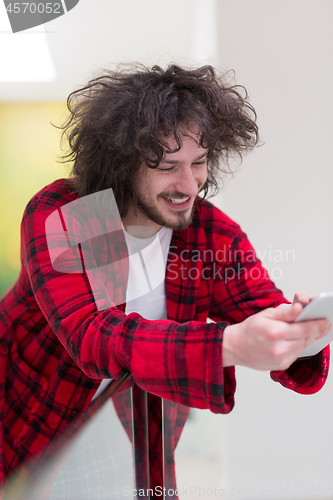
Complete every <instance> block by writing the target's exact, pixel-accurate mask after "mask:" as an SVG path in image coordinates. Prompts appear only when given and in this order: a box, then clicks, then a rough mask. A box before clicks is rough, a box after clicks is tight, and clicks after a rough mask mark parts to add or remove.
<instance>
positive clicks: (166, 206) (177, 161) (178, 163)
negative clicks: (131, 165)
mask: <svg viewBox="0 0 333 500" xmlns="http://www.w3.org/2000/svg"><path fill="white" fill-rule="evenodd" d="M198 142H199V137H198V136H197V135H194V134H192V133H188V135H185V136H183V137H182V147H181V149H180V150H179V151H177V152H176V153H165V155H164V158H163V159H162V161H161V162H160V164H159V165H158V166H157V167H156V168H153V169H151V168H148V167H147V165H145V164H143V165H142V166H141V168H140V170H139V173H138V177H137V182H136V187H137V196H138V207H139V210H138V211H137V220H136V224H140V225H143V226H149V227H151V228H154V229H156V230H158V229H160V227H161V226H165V227H168V228H171V229H173V230H176V231H180V230H182V229H185V228H187V227H188V226H189V224H191V218H192V212H193V204H194V200H195V197H196V196H197V194H198V192H199V190H200V189H201V187H202V186H203V185H204V183H205V182H206V179H207V153H208V150H207V149H205V148H203V147H201V146H200V145H199V143H198ZM167 143H168V146H169V147H170V149H171V150H173V149H176V147H177V144H176V142H175V139H174V137H173V136H172V138H170V139H169V140H168V141H167Z"/></svg>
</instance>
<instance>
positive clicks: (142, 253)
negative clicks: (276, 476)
mask: <svg viewBox="0 0 333 500" xmlns="http://www.w3.org/2000/svg"><path fill="white" fill-rule="evenodd" d="M241 92H243V93H244V89H241V88H237V87H235V86H228V85H227V83H225V82H224V81H223V79H222V78H218V77H217V76H216V74H215V72H214V70H213V69H212V68H211V67H203V68H200V69H197V70H185V69H182V68H179V67H177V66H170V67H169V68H167V70H166V71H163V70H162V69H161V68H159V67H157V66H155V67H153V68H152V69H147V68H143V67H138V68H129V69H125V70H122V71H119V72H106V73H105V74H104V75H103V76H101V77H100V78H97V79H95V80H92V81H91V82H89V84H88V85H87V86H86V87H84V88H82V89H80V90H78V91H76V92H74V93H73V94H71V96H70V97H69V100H68V107H69V110H70V112H71V116H70V118H69V120H68V122H67V124H66V125H65V127H64V131H65V134H66V135H67V137H68V140H69V145H70V152H69V154H68V155H67V159H69V160H74V164H73V170H72V175H71V177H72V178H71V179H69V180H64V179H61V180H58V181H56V182H54V183H52V184H51V185H49V186H47V187H46V188H44V189H43V190H41V191H40V192H39V193H37V194H36V196H34V197H33V199H32V200H31V201H30V203H29V204H28V206H27V208H26V211H25V213H24V216H23V221H22V271H21V274H20V277H19V279H18V281H17V282H16V283H15V285H14V286H13V287H12V288H11V290H9V292H8V293H7V294H6V296H5V297H4V298H3V299H2V302H1V304H0V314H1V323H0V325H1V344H0V345H1V350H0V354H1V363H0V370H1V371H0V384H1V386H0V387H1V403H0V404H1V410H0V411H1V413H0V414H1V440H0V447H1V455H0V466H1V478H2V480H3V479H4V478H5V477H6V476H7V475H8V474H9V473H10V472H11V471H12V470H14V469H16V468H17V467H18V466H19V465H20V464H21V463H22V462H23V461H25V460H28V461H32V462H33V461H34V460H35V459H36V457H38V455H39V454H40V453H41V452H42V451H43V450H44V449H45V448H46V447H47V446H48V444H49V443H50V442H51V441H52V440H53V439H54V437H56V436H58V435H59V434H61V432H62V431H63V429H65V428H66V425H67V424H68V423H69V422H71V421H73V420H75V419H76V418H78V417H79V416H80V415H82V414H83V412H84V411H85V410H86V409H87V407H88V406H89V405H90V403H91V401H92V399H93V398H94V397H96V394H98V392H96V391H98V389H99V387H100V384H101V382H102V380H103V379H107V380H110V379H119V378H120V377H121V375H122V374H124V373H125V372H128V371H129V372H130V373H131V375H132V382H133V383H134V384H137V386H139V387H141V388H142V389H144V390H146V391H147V392H148V393H149V398H150V399H149V401H150V406H151V408H154V407H156V408H157V405H156V401H155V400H156V397H161V398H165V399H169V400H171V401H174V402H176V403H181V404H182V405H185V406H188V407H197V408H209V409H210V410H211V411H213V412H216V413H228V412H230V411H231V410H232V408H233V405H234V391H235V368H234V366H235V365H243V366H248V367H251V368H255V369H258V370H270V371H272V374H271V376H272V378H273V380H275V381H279V382H280V383H281V384H283V385H284V386H285V387H287V388H290V389H292V390H295V391H297V392H300V393H304V394H310V393H314V392H316V391H318V390H319V389H320V388H321V387H322V386H323V384H324V383H325V380H326V377H327V372H328V363H329V348H326V349H324V350H323V351H322V352H320V353H319V354H318V355H316V356H314V357H312V358H309V359H298V356H299V355H300V354H301V352H302V351H303V349H304V348H305V346H306V345H308V344H310V343H312V342H313V341H314V340H315V339H317V338H319V337H320V336H323V335H325V334H326V333H327V331H328V329H329V324H328V322H327V321H326V320H317V321H309V322H306V323H293V320H294V319H295V318H296V316H297V315H298V314H299V312H300V311H301V309H302V305H301V303H303V304H304V303H307V302H308V300H309V299H308V297H307V296H306V295H305V294H302V293H299V294H296V296H295V300H294V304H292V305H291V304H287V303H286V302H287V301H286V299H285V298H284V297H283V295H282V293H281V292H280V291H279V290H278V289H277V288H276V287H275V285H274V284H273V283H272V282H271V281H270V279H269V277H268V276H267V272H266V271H265V270H264V269H263V268H262V266H261V263H260V262H259V261H258V260H257V258H256V257H255V253H254V250H253V248H252V246H251V245H250V243H249V241H248V239H247V237H246V235H245V234H244V233H243V232H242V231H241V229H240V227H239V226H238V225H237V224H236V223H234V222H233V221H232V220H231V219H230V218H228V217H227V216H226V215H225V214H223V213H222V212H221V211H220V210H218V209H217V208H216V207H214V206H213V205H212V204H210V203H209V202H207V201H206V200H205V199H201V198H200V197H199V196H198V195H199V194H200V195H203V196H204V197H205V196H206V195H207V194H208V191H209V190H211V189H213V190H214V188H215V187H216V186H217V182H218V176H219V173H220V169H221V168H222V166H224V168H227V160H228V157H229V156H231V155H239V156H240V157H241V156H242V154H243V152H245V151H247V150H249V149H251V148H253V147H254V146H255V145H256V144H257V142H258V130H257V125H256V123H255V118H256V116H255V112H254V109H253V108H252V106H251V105H250V104H249V103H248V102H247V100H246V94H245V96H242V93H241ZM99 192H103V193H104V194H103V197H104V198H103V200H104V201H103V203H105V201H106V206H108V207H109V208H110V206H111V204H112V203H111V200H112V196H114V200H115V202H116V205H117V210H118V211H119V217H120V218H121V221H120V222H121V224H120V225H122V227H120V226H119V224H118V226H117V224H116V228H117V230H112V229H110V228H107V224H108V222H107V221H101V220H100V219H99V218H98V217H96V214H95V212H94V209H90V208H89V207H88V209H87V205H85V208H82V207H83V205H84V203H85V201H84V200H87V199H89V197H94V196H95V195H96V194H97V193H99ZM81 201H82V203H83V205H81V204H80V202H81ZM68 207H70V208H68ZM72 207H74V208H75V207H76V208H75V209H72ZM95 208H96V207H95ZM113 208H114V207H113ZM107 210H108V209H107ZM107 210H106V211H107ZM112 210H113V209H112ZM112 210H111V212H112V213H113V214H114V213H115V211H114V210H113V211H112ZM117 210H116V212H117ZM111 212H110V213H111ZM111 218H112V216H111ZM50 221H52V224H53V226H52V224H51V226H52V230H50ZM73 221H74V222H73ZM116 222H117V221H116ZM118 222H119V221H118ZM69 226H71V229H69ZM82 226H85V229H87V228H88V229H89V231H90V239H89V238H88V237H82V235H81V227H82ZM110 227H111V226H110ZM70 231H72V234H70ZM76 231H77V234H76ZM50 233H51V234H50ZM79 233H80V236H78V234H79ZM112 233H115V234H112ZM105 234H108V235H109V239H107V238H106V239H103V238H104V235H105ZM115 235H116V236H115ZM72 237H73V238H72ZM76 237H77V241H76V242H74V243H73V241H75V238H76ZM66 238H67V239H69V240H71V243H70V244H68V245H67V251H68V252H69V254H67V257H66V259H67V260H66V259H65V260H64V261H63V262H62V264H60V265H59V255H60V254H61V252H62V251H63V253H64V254H65V253H66V251H65V250H64V249H65V248H66V244H67V243H66V241H67V240H66ZM80 238H81V239H80ZM157 238H158V240H157ZM80 242H81V243H80ZM92 242H94V243H92ZM154 245H155V246H154ZM123 251H124V252H125V253H124V254H123V253H122V252H123ZM126 252H127V253H126ZM68 255H69V256H68ZM123 255H124V258H123ZM157 255H158V256H159V258H158V259H157V260H156V256H157ZM60 260H61V259H60ZM97 261H98V262H97ZM153 261H154V262H153ZM123 263H126V264H124V265H123ZM156 263H157V264H156ZM111 264H112V265H114V267H113V270H112V273H113V274H112V279H111V282H110V279H108V278H107V272H106V271H105V269H106V268H107V267H108V265H111ZM66 266H67V267H66ZM117 266H118V267H117ZM126 266H127V267H126ZM151 266H153V267H151ZM161 269H162V273H161ZM156 273H157V274H159V275H162V279H159V280H157V281H156V283H155V284H154V279H155V278H154V276H155V275H156ZM109 276H110V275H109ZM124 276H125V277H124ZM124 283H125V286H124ZM155 285H156V286H155ZM254 313H257V314H254ZM208 318H211V319H213V320H214V321H215V323H207V319H208ZM154 405H155V406H154ZM157 413H158V412H157ZM157 413H156V426H155V427H154V429H155V431H154V432H155V433H156V434H158V432H159V429H160V424H159V419H160V415H159V414H157ZM158 459H159V458H158V457H157V458H156V460H158ZM160 481H161V478H160V477H159V475H158V472H155V473H154V465H152V473H151V482H152V485H155V486H156V485H158V484H159V482H160Z"/></svg>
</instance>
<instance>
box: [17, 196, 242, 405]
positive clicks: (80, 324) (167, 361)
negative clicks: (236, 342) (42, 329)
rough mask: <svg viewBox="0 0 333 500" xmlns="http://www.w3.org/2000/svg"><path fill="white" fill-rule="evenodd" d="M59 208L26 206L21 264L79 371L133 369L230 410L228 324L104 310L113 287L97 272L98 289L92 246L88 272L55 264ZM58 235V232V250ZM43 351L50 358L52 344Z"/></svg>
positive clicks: (162, 387) (189, 401) (171, 393)
mask: <svg viewBox="0 0 333 500" xmlns="http://www.w3.org/2000/svg"><path fill="white" fill-rule="evenodd" d="M54 210H55V209H54V206H52V203H45V202H44V203H43V204H42V205H40V204H38V201H36V200H35V201H34V202H33V203H30V205H29V206H28V207H27V209H26V212H25V214H24V218H23V222H22V226H21V234H22V262H23V267H24V269H25V270H26V272H27V274H28V278H29V281H30V285H31V288H32V292H33V295H34V297H35V300H36V301H37V303H38V306H39V308H40V310H41V311H42V313H43V315H44V317H45V318H46V320H47V322H48V324H49V325H50V327H51V328H52V330H53V332H54V334H55V335H56V336H57V338H58V339H59V341H60V342H61V344H62V345H63V347H64V348H65V349H66V351H67V352H68V353H69V355H70V356H71V357H72V359H73V360H74V361H75V363H76V364H77V365H78V366H79V367H80V369H81V370H82V371H83V372H84V373H85V374H86V375H87V376H88V377H91V378H93V379H94V378H95V379H100V378H113V379H118V378H119V377H120V376H121V375H122V374H123V373H125V372H128V371H129V372H130V373H131V374H132V376H133V378H134V380H135V382H136V384H137V385H138V386H140V387H141V388H142V389H144V390H146V391H148V392H150V393H152V394H155V395H157V396H160V397H162V398H165V399H169V400H172V401H175V402H177V403H180V404H183V405H186V406H191V407H197V408H208V409H210V410H211V411H213V412H216V413H228V412H229V411H230V410H231V409H232V405H233V398H232V395H233V392H234V387H233V386H230V384H229V382H228V383H227V387H226V388H225V385H224V371H223V370H222V369H221V367H222V338H223V330H224V328H225V326H226V323H225V322H220V323H218V324H206V323H203V322H199V321H188V322H186V323H182V324H180V323H177V322H176V321H171V320H160V321H149V320H146V319H144V318H142V317H141V316H140V315H139V314H136V313H131V314H129V315H125V314H124V312H123V311H122V310H121V307H120V305H119V303H118V305H116V303H114V304H113V305H112V304H109V307H106V308H105V309H103V310H101V308H97V306H96V301H98V300H97V299H99V298H101V300H105V297H106V296H110V291H107V290H106V289H105V285H104V283H103V281H102V280H100V282H98V273H94V279H95V280H96V282H95V285H96V286H95V287H94V288H95V289H94V290H93V291H92V288H91V283H90V281H89V279H88V275H87V272H88V271H87V269H85V268H84V264H87V262H88V267H90V268H91V266H90V264H89V259H91V260H93V259H94V258H95V256H94V255H92V254H91V255H89V245H87V244H86V245H85V252H86V255H85V257H87V258H85V259H84V262H83V261H82V262H81V264H82V271H80V272H79V269H78V272H73V271H75V265H78V267H80V265H79V263H76V264H75V262H74V264H73V265H72V263H71V262H70V259H71V257H68V260H67V261H64V262H62V265H63V269H64V270H65V269H66V265H67V264H68V265H69V267H68V270H70V271H71V272H68V273H66V272H61V271H59V270H56V269H55V268H54V267H56V266H54V265H52V262H51V258H50V252H49V248H48V241H47V237H46V231H45V223H46V220H47V218H48V217H49V216H50V215H51V214H52V213H53V212H54ZM59 231H60V232H61V228H60V229H59ZM56 240H57V237H56V236H55V237H54V238H53V240H52V241H53V242H52V246H53V250H54V249H56V248H57V244H58V243H57V241H56ZM60 240H61V238H60ZM60 240H59V241H60ZM61 245H63V243H62V242H61V241H60V242H59V246H60V247H61ZM53 253H54V252H53ZM55 253H57V252H55ZM81 257H82V256H81ZM75 259H76V260H77V255H76V256H73V261H75ZM81 260H82V259H81ZM71 266H72V268H71ZM73 266H74V268H73ZM111 299H112V297H111ZM50 343H52V339H50ZM43 349H45V355H46V356H47V350H48V345H45V346H43ZM231 370H232V369H231Z"/></svg>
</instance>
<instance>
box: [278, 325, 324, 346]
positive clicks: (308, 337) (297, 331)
mask: <svg viewBox="0 0 333 500" xmlns="http://www.w3.org/2000/svg"><path fill="white" fill-rule="evenodd" d="M330 330H331V324H330V322H329V321H328V320H327V319H316V320H310V321H301V322H299V323H293V324H291V325H288V327H287V330H286V334H285V340H288V341H292V340H295V341H297V340H303V341H304V342H305V344H306V345H309V344H312V342H314V341H315V340H317V339H319V338H321V337H325V336H326V335H327V334H328V333H329V331H330Z"/></svg>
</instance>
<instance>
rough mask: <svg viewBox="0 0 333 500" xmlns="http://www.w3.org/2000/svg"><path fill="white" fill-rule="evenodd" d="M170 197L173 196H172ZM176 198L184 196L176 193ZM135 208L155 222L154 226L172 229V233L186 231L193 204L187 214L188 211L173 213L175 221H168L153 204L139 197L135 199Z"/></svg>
mask: <svg viewBox="0 0 333 500" xmlns="http://www.w3.org/2000/svg"><path fill="white" fill-rule="evenodd" d="M160 196H161V195H160ZM172 196H174V194H173V195H172ZM177 196H179V197H182V196H184V195H182V194H181V193H177ZM137 206H138V208H139V210H140V211H141V213H143V214H144V215H145V216H146V217H147V218H148V219H150V220H152V221H153V222H155V224H158V225H159V226H164V227H167V228H169V229H172V230H173V231H182V230H183V229H187V228H188V226H189V225H190V224H192V220H193V213H194V203H193V205H192V207H191V211H190V213H188V212H189V209H186V210H183V211H177V212H175V215H176V217H177V221H172V220H169V219H168V217H167V216H165V215H164V214H163V213H161V211H160V210H159V209H158V207H157V206H155V205H154V204H153V203H149V202H147V201H144V200H142V198H140V197H138V199H137Z"/></svg>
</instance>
